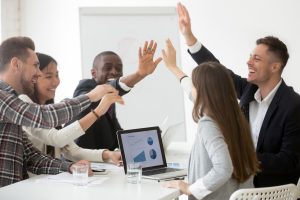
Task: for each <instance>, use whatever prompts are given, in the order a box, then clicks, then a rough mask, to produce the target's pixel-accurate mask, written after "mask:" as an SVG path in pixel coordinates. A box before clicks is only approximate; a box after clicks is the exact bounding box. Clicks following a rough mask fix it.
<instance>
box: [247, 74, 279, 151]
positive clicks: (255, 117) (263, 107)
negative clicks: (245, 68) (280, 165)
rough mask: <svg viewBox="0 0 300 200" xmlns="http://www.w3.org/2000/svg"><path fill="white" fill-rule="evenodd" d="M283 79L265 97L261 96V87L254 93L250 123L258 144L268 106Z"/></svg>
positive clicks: (253, 137)
mask: <svg viewBox="0 0 300 200" xmlns="http://www.w3.org/2000/svg"><path fill="white" fill-rule="evenodd" d="M281 83H282V80H280V81H279V83H278V84H277V85H276V86H275V87H274V88H273V90H272V91H271V92H270V93H269V94H268V95H267V96H266V97H265V98H264V99H262V98H261V95H260V89H258V90H257V91H256V92H255V94H254V99H255V100H254V101H252V102H250V104H249V123H250V128H251V135H252V140H253V143H254V145H255V148H256V145H257V141H258V137H259V132H260V129H261V126H262V123H263V121H264V119H265V116H266V113H267V111H268V108H269V106H270V104H271V102H272V100H273V98H274V96H275V93H276V92H277V90H278V88H279V86H280V84H281Z"/></svg>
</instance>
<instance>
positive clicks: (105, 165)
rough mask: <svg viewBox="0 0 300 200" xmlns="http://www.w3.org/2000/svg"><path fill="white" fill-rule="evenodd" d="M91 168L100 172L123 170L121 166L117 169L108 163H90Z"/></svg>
mask: <svg viewBox="0 0 300 200" xmlns="http://www.w3.org/2000/svg"><path fill="white" fill-rule="evenodd" d="M91 168H92V169H94V170H101V169H105V170H112V171H118V170H123V166H121V167H119V166H116V165H114V164H110V163H91Z"/></svg>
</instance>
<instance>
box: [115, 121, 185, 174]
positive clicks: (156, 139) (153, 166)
mask: <svg viewBox="0 0 300 200" xmlns="http://www.w3.org/2000/svg"><path fill="white" fill-rule="evenodd" d="M117 136H118V141H119V147H120V150H121V154H122V159H123V164H124V171H125V174H126V173H127V168H126V166H127V163H140V164H141V166H142V177H143V178H148V179H155V180H164V179H172V178H180V177H184V176H186V174H187V170H186V169H178V168H169V167H167V162H166V157H165V152H164V148H163V144H162V139H161V131H160V129H159V127H157V126H155V127H147V128H139V129H131V130H121V131H118V132H117Z"/></svg>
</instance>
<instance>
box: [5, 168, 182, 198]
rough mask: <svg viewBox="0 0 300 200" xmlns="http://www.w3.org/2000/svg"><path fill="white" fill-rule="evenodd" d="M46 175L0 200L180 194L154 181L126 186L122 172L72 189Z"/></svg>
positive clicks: (7, 191) (17, 185)
mask: <svg viewBox="0 0 300 200" xmlns="http://www.w3.org/2000/svg"><path fill="white" fill-rule="evenodd" d="M46 176H48V175H39V176H35V177H32V178H30V179H27V180H24V181H21V182H18V183H15V184H11V185H9V186H5V187H2V188H0V199H1V200H58V199H63V200H68V199H71V200H77V199H78V200H85V199H88V200H93V199H95V200H99V199H109V200H115V199H128V200H140V199H143V200H148V199H149V200H155V199H161V200H168V199H174V198H177V197H178V196H179V195H180V192H179V190H176V189H170V188H163V187H162V186H161V183H158V182H157V181H153V180H145V179H143V180H142V183H141V184H130V183H127V182H126V176H125V175H124V173H123V172H121V171H119V172H110V173H109V174H107V175H101V176H103V178H105V177H107V179H106V180H104V181H103V182H101V183H99V184H95V185H93V184H92V185H88V186H75V185H72V184H70V183H60V182H55V181H51V180H50V181H48V180H46Z"/></svg>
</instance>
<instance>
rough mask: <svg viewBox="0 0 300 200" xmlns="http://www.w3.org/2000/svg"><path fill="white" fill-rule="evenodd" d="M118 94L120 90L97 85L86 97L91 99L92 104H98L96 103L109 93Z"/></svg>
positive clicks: (106, 85)
mask: <svg viewBox="0 0 300 200" xmlns="http://www.w3.org/2000/svg"><path fill="white" fill-rule="evenodd" d="M117 92H118V90H116V89H115V88H114V87H112V86H111V85H109V84H102V85H97V86H96V87H95V88H94V89H93V90H91V91H90V92H89V93H87V94H86V95H87V96H88V97H89V99H90V100H91V101H92V102H96V101H99V100H100V99H102V97H103V96H104V95H105V94H107V93H117Z"/></svg>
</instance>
